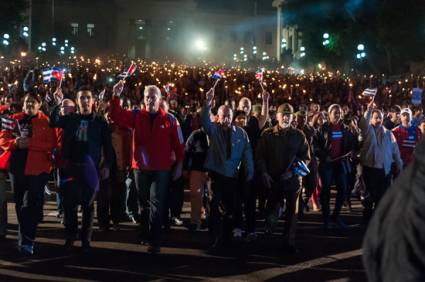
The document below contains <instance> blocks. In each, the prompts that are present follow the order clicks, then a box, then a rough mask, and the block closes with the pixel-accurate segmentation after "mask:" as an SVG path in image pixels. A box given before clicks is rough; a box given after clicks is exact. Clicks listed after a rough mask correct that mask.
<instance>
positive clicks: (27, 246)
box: [18, 244, 34, 256]
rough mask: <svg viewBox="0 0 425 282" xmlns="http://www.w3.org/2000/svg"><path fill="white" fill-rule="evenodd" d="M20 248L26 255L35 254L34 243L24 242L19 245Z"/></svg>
mask: <svg viewBox="0 0 425 282" xmlns="http://www.w3.org/2000/svg"><path fill="white" fill-rule="evenodd" d="M18 250H19V252H20V253H21V254H24V255H29V256H31V255H33V254H34V245H32V244H23V245H20V246H18Z"/></svg>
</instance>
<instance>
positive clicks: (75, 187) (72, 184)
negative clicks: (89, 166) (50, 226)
mask: <svg viewBox="0 0 425 282" xmlns="http://www.w3.org/2000/svg"><path fill="white" fill-rule="evenodd" d="M67 173H68V175H69V176H70V177H71V178H72V180H71V181H69V182H67V183H66V184H65V186H64V188H63V201H64V208H65V210H64V211H65V213H64V217H65V221H64V223H65V230H66V239H68V240H74V239H76V238H77V235H78V214H77V213H78V206H79V205H81V207H82V210H83V221H82V226H81V234H80V235H81V241H83V242H90V240H91V235H92V226H93V212H94V206H93V198H94V195H95V191H94V190H93V189H92V188H90V187H89V185H88V184H87V181H86V177H85V166H84V165H76V164H71V165H70V167H69V169H68V172H67Z"/></svg>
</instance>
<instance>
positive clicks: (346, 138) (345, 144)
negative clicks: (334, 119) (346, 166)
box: [313, 122, 355, 162]
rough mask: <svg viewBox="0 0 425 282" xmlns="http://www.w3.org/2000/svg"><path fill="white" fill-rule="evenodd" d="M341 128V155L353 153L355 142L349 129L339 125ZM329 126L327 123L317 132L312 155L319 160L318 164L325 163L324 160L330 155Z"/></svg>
mask: <svg viewBox="0 0 425 282" xmlns="http://www.w3.org/2000/svg"><path fill="white" fill-rule="evenodd" d="M341 127H342V152H341V153H342V155H345V154H347V153H349V152H350V151H354V147H355V140H354V136H353V134H352V133H351V131H350V129H349V128H348V127H347V126H346V125H344V124H343V123H341ZM331 132H332V129H331V126H330V124H329V122H326V123H324V124H323V125H322V126H321V127H320V128H319V130H318V131H317V134H316V138H315V142H314V145H313V149H314V151H315V153H314V155H315V156H316V157H317V158H319V161H320V162H325V161H326V158H327V157H328V156H329V155H330V146H331Z"/></svg>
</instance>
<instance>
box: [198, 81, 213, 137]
mask: <svg viewBox="0 0 425 282" xmlns="http://www.w3.org/2000/svg"><path fill="white" fill-rule="evenodd" d="M213 99H214V88H211V89H210V90H209V91H208V92H207V99H206V101H205V105H204V108H203V109H202V112H201V122H202V126H203V128H204V130H205V132H206V133H207V134H208V135H212V134H214V126H213V123H212V122H211V119H210V113H211V105H212V101H213Z"/></svg>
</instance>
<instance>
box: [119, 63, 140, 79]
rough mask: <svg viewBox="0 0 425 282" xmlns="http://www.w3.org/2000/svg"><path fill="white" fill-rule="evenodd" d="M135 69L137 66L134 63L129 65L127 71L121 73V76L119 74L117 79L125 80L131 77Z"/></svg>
mask: <svg viewBox="0 0 425 282" xmlns="http://www.w3.org/2000/svg"><path fill="white" fill-rule="evenodd" d="M136 69H137V65H136V64H135V63H131V65H130V67H129V68H128V70H127V71H126V72H123V73H122V74H120V75H119V76H118V77H120V78H127V77H129V76H131V75H133V74H134V72H135V71H136Z"/></svg>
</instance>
